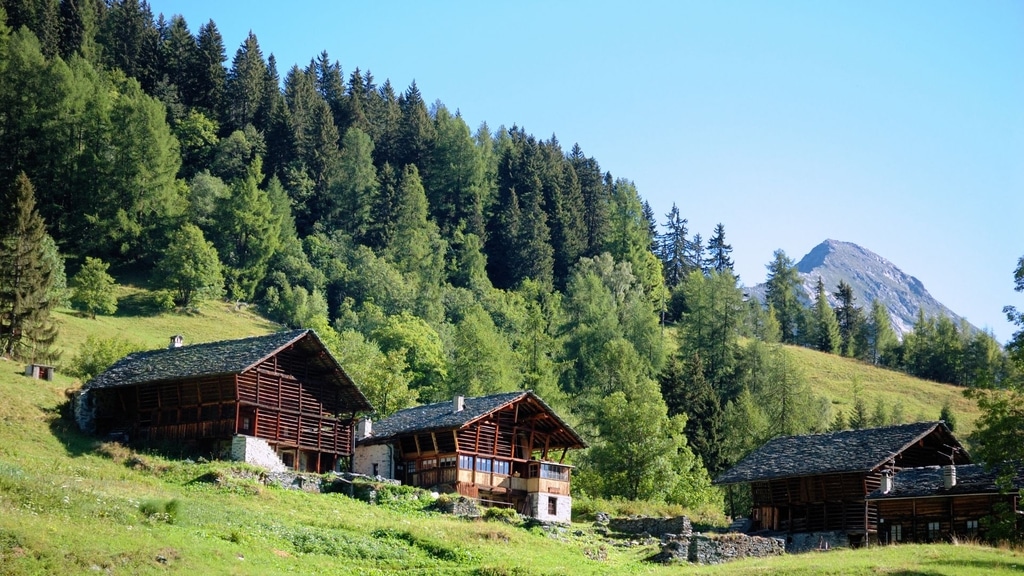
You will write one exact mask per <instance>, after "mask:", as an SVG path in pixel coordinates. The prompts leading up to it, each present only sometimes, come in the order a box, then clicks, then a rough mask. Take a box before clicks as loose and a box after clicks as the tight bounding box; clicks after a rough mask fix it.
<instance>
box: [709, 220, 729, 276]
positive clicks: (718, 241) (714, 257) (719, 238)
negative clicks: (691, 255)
mask: <svg viewBox="0 0 1024 576" xmlns="http://www.w3.org/2000/svg"><path fill="white" fill-rule="evenodd" d="M707 254H708V257H707V260H705V262H704V266H705V267H706V268H707V269H708V270H715V271H717V272H725V271H726V270H732V269H733V261H732V257H731V256H730V254H732V245H731V244H726V243H725V226H724V225H722V223H721V222H719V223H718V225H717V226H715V232H714V235H713V236H712V237H711V239H710V240H708V249H707Z"/></svg>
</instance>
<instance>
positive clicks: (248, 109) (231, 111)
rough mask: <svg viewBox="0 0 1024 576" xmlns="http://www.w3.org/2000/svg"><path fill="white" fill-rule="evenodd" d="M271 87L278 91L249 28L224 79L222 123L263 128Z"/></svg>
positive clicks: (230, 126) (231, 129)
mask: <svg viewBox="0 0 1024 576" xmlns="http://www.w3.org/2000/svg"><path fill="white" fill-rule="evenodd" d="M271 90H273V91H274V92H277V85H276V84H273V85H272V84H271V83H270V76H269V70H268V68H267V62H266V61H265V60H264V59H263V52H262V50H260V44H259V41H258V40H257V39H256V35H255V34H253V33H252V32H249V36H248V37H247V38H246V39H245V42H243V43H242V45H241V46H240V47H239V48H238V51H236V52H235V58H234V60H232V62H231V70H230V71H229V72H228V74H227V78H226V79H225V84H224V97H225V101H224V109H223V113H224V116H223V120H224V127H225V128H227V129H228V130H229V131H235V130H241V129H242V128H245V126H246V125H248V124H252V125H253V126H255V127H256V128H257V129H262V128H266V126H267V121H268V120H269V116H268V115H269V112H270V110H268V109H266V106H265V105H266V101H267V95H268V93H269V92H270V91H271Z"/></svg>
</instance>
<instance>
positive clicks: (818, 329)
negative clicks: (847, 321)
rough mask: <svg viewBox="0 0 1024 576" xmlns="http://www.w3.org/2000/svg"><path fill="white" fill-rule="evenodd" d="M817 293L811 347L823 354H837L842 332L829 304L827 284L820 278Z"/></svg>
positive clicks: (810, 333) (811, 330)
mask: <svg viewBox="0 0 1024 576" xmlns="http://www.w3.org/2000/svg"><path fill="white" fill-rule="evenodd" d="M815 293H816V297H815V299H814V310H813V312H812V314H813V319H812V323H811V326H810V330H809V336H810V344H811V347H812V348H814V349H815V350H819V351H821V352H827V353H829V354H836V353H838V352H839V351H840V349H841V347H842V343H843V342H842V332H841V330H840V327H839V322H838V321H837V320H836V313H835V311H834V310H832V306H831V305H830V304H829V303H828V295H827V294H826V293H825V283H824V282H822V280H821V277H820V276H819V277H818V284H817V287H816V288H815Z"/></svg>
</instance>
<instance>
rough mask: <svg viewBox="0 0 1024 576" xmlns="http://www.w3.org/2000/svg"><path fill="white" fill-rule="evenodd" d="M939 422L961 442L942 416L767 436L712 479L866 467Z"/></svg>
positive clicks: (810, 473)
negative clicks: (925, 420)
mask: <svg viewBox="0 0 1024 576" xmlns="http://www.w3.org/2000/svg"><path fill="white" fill-rule="evenodd" d="M940 426H941V430H940V433H942V434H944V435H945V436H948V437H949V439H950V441H951V442H953V443H954V444H955V445H956V446H957V447H958V448H961V447H960V445H959V442H957V441H956V438H954V437H953V436H952V434H951V433H950V432H949V429H948V428H946V425H945V424H944V423H942V422H917V423H914V424H900V425H896V426H883V427H881V428H866V429H861V430H843V431H840V432H830V433H827V434H808V435H804V436H784V437H780V438H775V439H773V440H770V441H769V442H768V443H767V444H765V445H764V446H762V447H760V448H758V449H757V450H755V451H753V452H751V453H750V454H749V455H747V457H746V458H744V459H742V460H740V461H739V462H738V463H737V464H736V465H735V466H733V467H732V468H731V469H730V470H728V471H726V472H725V473H723V474H722V475H721V476H719V477H718V478H716V479H715V483H716V484H736V483H741V482H753V481H764V480H773V479H777V478H793V477H800V476H814V475H819V474H841V473H845V472H868V471H870V470H874V469H875V468H877V467H879V466H881V465H882V464H884V463H886V462H888V461H889V460H891V459H893V458H894V457H895V456H897V455H898V454H900V453H902V452H904V451H905V450H907V449H908V448H910V447H911V446H912V445H913V444H914V443H915V442H917V441H918V440H921V439H923V438H924V437H925V436H928V435H929V434H931V433H932V432H934V431H935V430H936V429H938V428H939V427H940ZM964 454H966V453H965V452H964Z"/></svg>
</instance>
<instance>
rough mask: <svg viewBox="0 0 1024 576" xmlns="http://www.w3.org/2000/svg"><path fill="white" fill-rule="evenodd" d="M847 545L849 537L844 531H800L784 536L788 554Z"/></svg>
mask: <svg viewBox="0 0 1024 576" xmlns="http://www.w3.org/2000/svg"><path fill="white" fill-rule="evenodd" d="M849 547H850V538H849V537H848V536H847V535H846V532H802V533H799V534H790V535H789V536H787V537H786V552H788V553H790V554H799V553H800V552H810V551H811V550H826V549H832V548H849Z"/></svg>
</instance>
